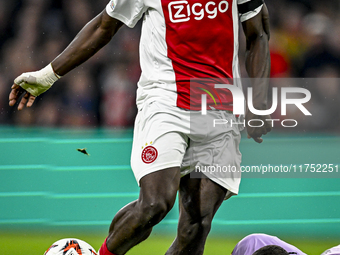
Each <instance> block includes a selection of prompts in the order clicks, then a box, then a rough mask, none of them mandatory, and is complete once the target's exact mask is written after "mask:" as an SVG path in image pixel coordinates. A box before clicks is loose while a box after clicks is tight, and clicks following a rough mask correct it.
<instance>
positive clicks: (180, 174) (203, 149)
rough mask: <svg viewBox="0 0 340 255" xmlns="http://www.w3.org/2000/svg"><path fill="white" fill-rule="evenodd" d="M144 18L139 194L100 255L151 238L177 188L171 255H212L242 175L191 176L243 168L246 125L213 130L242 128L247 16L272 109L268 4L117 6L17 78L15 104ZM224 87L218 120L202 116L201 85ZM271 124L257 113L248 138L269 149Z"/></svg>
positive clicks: (252, 66) (136, 151) (153, 0)
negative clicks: (208, 252) (197, 92)
mask: <svg viewBox="0 0 340 255" xmlns="http://www.w3.org/2000/svg"><path fill="white" fill-rule="evenodd" d="M141 18H143V26H142V35H141V42H140V61H141V68H142V74H141V78H140V80H139V83H138V91H137V106H138V114H137V117H136V121H135V128H134V138H133V148H132V155H131V166H132V170H133V172H134V175H135V177H136V180H137V182H138V184H139V186H140V196H139V198H138V200H136V201H134V202H132V203H130V204H128V205H127V206H125V207H124V208H122V209H121V210H120V211H119V212H118V213H117V214H116V215H115V217H114V219H113V221H112V223H111V226H110V228H109V234H108V237H107V239H106V240H105V242H104V243H103V245H102V247H101V248H100V254H101V255H106V254H116V255H120V254H125V253H126V252H127V251H128V250H129V249H130V248H131V247H133V246H135V245H136V244H138V243H139V242H141V241H143V240H145V239H146V238H147V237H148V236H149V234H150V233H151V230H152V227H153V226H154V225H156V224H157V223H159V222H160V221H161V220H162V219H163V218H164V217H165V215H166V214H167V213H168V212H169V210H170V209H171V208H172V206H173V205H174V202H175V199H176V194H177V191H178V190H179V195H180V196H179V198H180V200H179V206H180V216H179V223H178V233H177V237H176V239H175V240H174V242H173V244H172V245H171V247H170V248H169V250H168V251H167V254H190V255H196V254H203V250H204V245H205V241H206V238H207V236H208V233H209V231H210V227H211V222H212V219H213V217H214V215H215V213H216V211H217V209H218V208H219V207H220V205H221V203H222V202H223V200H224V199H225V198H228V197H230V196H231V195H234V194H237V193H238V189H239V183H240V176H239V175H238V174H236V173H235V174H234V173H231V174H230V175H228V176H214V175H210V176H209V178H190V175H189V173H190V172H192V171H193V170H194V169H195V168H196V167H205V166H209V165H216V164H219V165H220V166H233V167H235V168H236V169H238V170H239V169H240V161H241V154H240V152H239V142H240V130H239V128H238V126H237V125H230V123H228V124H224V125H219V126H218V127H216V128H213V127H212V125H211V121H212V120H213V119H216V118H221V116H223V117H225V118H228V119H230V120H232V121H234V123H235V122H237V121H238V120H237V119H236V116H234V115H233V114H232V113H231V111H232V110H233V103H235V102H233V97H232V94H231V92H230V91H231V90H233V89H234V88H235V89H236V88H238V89H240V88H241V84H240V82H239V78H240V70H239V63H238V31H239V27H238V24H239V18H240V20H241V22H242V25H243V28H244V32H245V36H246V39H247V53H246V69H247V72H248V74H249V76H250V77H251V78H260V79H256V80H254V81H253V84H252V86H253V105H254V107H255V108H256V109H258V110H264V109H267V90H268V81H267V80H266V79H265V78H268V76H269V71H270V57H269V49H268V39H269V17H268V11H267V8H266V6H265V4H264V3H263V0H214V1H212V0H200V1H196V0H195V1H194V0H188V1H186V0H185V1H182V0H180V1H170V0H111V1H110V3H109V4H108V5H107V6H106V8H105V10H104V11H103V12H102V13H100V14H99V15H98V16H97V17H95V18H94V19H93V20H92V21H90V22H89V23H88V24H87V25H86V26H85V27H84V28H83V29H82V30H81V31H80V33H79V34H78V35H77V36H76V38H75V39H74V40H73V41H72V42H71V44H70V45H69V46H68V47H67V48H66V49H65V50H64V51H63V52H62V53H61V54H60V55H59V56H58V57H57V58H56V59H54V60H53V61H52V62H51V64H50V65H48V66H47V67H45V68H43V69H42V70H40V71H37V72H30V73H24V74H22V75H20V76H19V77H18V78H16V79H15V82H14V85H13V86H12V91H11V93H10V96H9V101H10V105H11V106H13V105H14V104H15V103H16V102H17V101H19V105H18V109H19V110H20V109H22V108H23V107H24V106H25V105H26V106H27V107H30V106H32V104H33V102H34V100H35V98H36V97H37V96H39V95H40V94H41V93H43V92H44V91H46V90H47V89H49V88H50V87H51V86H52V84H53V83H54V82H55V81H56V80H58V79H59V78H61V77H62V76H63V75H65V74H66V73H68V72H69V71H71V70H72V69H73V68H75V67H77V66H78V65H80V64H81V63H83V62H84V61H86V60H87V59H88V58H90V57H91V56H93V55H94V54H95V53H96V52H97V51H98V50H99V49H100V48H102V47H103V46H104V45H106V44H107V43H108V42H109V41H110V40H111V38H112V37H113V36H114V35H115V34H116V32H117V31H118V29H119V28H120V27H121V26H122V25H123V24H125V25H127V26H129V27H133V26H134V25H135V24H136V23H137V21H138V20H139V19H141ZM261 78H263V79H261ZM216 81H223V83H224V84H227V85H229V86H232V88H230V90H229V89H225V88H224V89H220V90H219V92H218V94H217V95H216V93H215V94H214V95H215V97H216V98H218V100H217V101H218V102H220V105H219V106H218V107H217V106H216V104H217V103H216V100H215V97H214V96H212V97H209V99H207V101H208V112H209V113H208V114H207V116H206V117H205V116H203V117H201V113H200V112H199V111H197V110H198V109H199V108H198V105H199V104H200V102H198V101H197V100H196V99H197V98H195V97H194V98H192V97H191V96H192V94H191V92H192V91H191V89H192V84H193V83H194V84H195V83H199V84H201V85H202V86H203V88H201V89H202V90H201V91H205V92H207V94H208V95H210V94H211V93H210V91H214V89H215V87H214V86H215V84H216V83H217V82H216ZM23 89H24V90H25V91H24V96H23V97H22V98H21V99H19V98H20V97H19V96H20V94H21V92H22V90H23ZM211 95H212V94H211ZM214 103H215V104H214ZM205 110H207V109H205ZM202 112H203V108H202ZM193 117H197V119H196V118H195V120H199V123H196V122H193V121H192V120H193ZM269 118H270V116H257V115H254V114H252V113H251V112H248V114H246V119H247V120H250V119H260V120H263V122H264V123H265V124H264V125H262V126H261V127H260V126H259V127H249V126H247V131H248V137H249V138H253V139H254V140H255V141H256V142H259V143H260V142H262V138H261V136H262V135H264V134H266V133H267V132H269V131H270V129H271V128H270V125H269V123H268V122H267V121H265V120H266V119H269Z"/></svg>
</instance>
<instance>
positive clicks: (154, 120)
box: [131, 101, 241, 199]
mask: <svg viewBox="0 0 340 255" xmlns="http://www.w3.org/2000/svg"><path fill="white" fill-rule="evenodd" d="M237 122H238V120H237V118H235V116H234V115H233V114H231V113H228V112H226V111H219V110H211V111H207V115H202V114H201V112H200V111H189V110H186V109H181V108H178V107H176V106H169V105H165V104H162V103H161V102H158V101H153V102H145V104H144V106H143V108H142V109H141V110H139V112H138V114H137V117H136V120H135V127H134V136H133V146H132V153H131V167H132V170H133V173H134V175H135V178H136V180H137V182H138V184H139V181H140V179H141V178H142V177H143V176H145V175H147V174H150V173H152V172H155V171H158V170H163V169H166V168H170V167H181V175H182V176H184V175H186V174H189V173H190V174H191V177H192V178H198V177H199V178H202V174H203V175H204V176H205V177H208V178H209V179H211V180H212V181H214V182H216V183H217V184H219V185H221V186H222V187H224V188H226V189H227V190H228V193H227V196H226V199H227V198H229V197H230V196H232V195H235V194H238V190H239V184H240V181H241V172H240V164H241V153H240V151H239V143H240V139H241V135H240V129H239V125H237V124H236V123H237Z"/></svg>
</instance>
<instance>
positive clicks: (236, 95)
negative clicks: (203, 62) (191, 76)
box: [199, 84, 312, 127]
mask: <svg viewBox="0 0 340 255" xmlns="http://www.w3.org/2000/svg"><path fill="white" fill-rule="evenodd" d="M199 89H200V90H201V91H203V92H204V93H202V94H201V114H202V115H206V114H207V108H208V103H207V96H209V97H210V98H211V99H212V100H213V102H214V104H215V105H216V106H217V105H218V100H216V99H215V97H214V96H213V94H212V93H211V92H210V91H209V90H207V89H205V88H199ZM214 89H215V91H216V93H218V89H224V91H225V89H226V90H228V91H229V92H230V94H231V96H232V109H233V110H232V112H233V114H234V115H244V114H245V96H244V94H243V91H242V89H241V88H239V87H237V86H235V85H230V84H215V85H214ZM280 92H281V97H280V101H281V105H280V106H281V107H280V108H281V116H286V115H287V106H288V105H294V106H295V107H297V108H298V109H299V110H300V111H301V112H302V113H303V114H304V115H305V116H312V114H311V113H310V112H309V111H308V110H307V108H306V107H305V106H304V104H306V103H307V102H309V101H310V99H311V93H310V91H309V90H307V89H305V88H299V87H282V88H281V91H280ZM224 93H225V92H224ZM289 94H291V95H295V96H296V95H299V96H300V98H289V96H288V95H289ZM218 97H219V96H218ZM278 101H279V96H278V88H276V87H274V88H272V105H271V107H270V109H266V110H258V109H256V108H255V107H254V105H253V88H251V87H248V88H247V105H248V110H249V111H250V112H251V113H253V114H254V115H258V116H265V115H270V114H273V113H274V112H275V111H276V109H277V107H278V104H279V103H278ZM265 121H267V122H269V123H270V124H271V126H272V127H274V123H275V122H280V124H281V125H282V127H296V126H297V125H298V121H297V120H296V119H281V120H280V119H266V120H265ZM227 123H229V124H231V125H236V124H242V125H244V127H245V126H246V125H248V126H250V127H262V126H263V125H264V121H263V120H262V119H250V120H248V121H247V123H246V121H245V120H243V121H242V122H235V121H234V122H233V120H228V119H215V120H214V124H213V125H214V127H215V126H216V125H223V124H227Z"/></svg>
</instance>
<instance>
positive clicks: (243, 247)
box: [231, 234, 306, 255]
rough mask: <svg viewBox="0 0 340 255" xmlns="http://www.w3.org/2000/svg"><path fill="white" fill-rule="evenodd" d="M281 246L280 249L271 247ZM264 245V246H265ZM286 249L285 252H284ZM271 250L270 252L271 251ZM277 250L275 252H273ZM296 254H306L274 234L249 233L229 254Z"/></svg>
mask: <svg viewBox="0 0 340 255" xmlns="http://www.w3.org/2000/svg"><path fill="white" fill-rule="evenodd" d="M273 246H276V247H281V249H278V248H275V249H274V248H273V249H272V247H273ZM265 247H266V248H265ZM284 251H286V252H284ZM266 252H267V253H266ZM271 252H272V253H271ZM275 252H277V253H275ZM287 253H288V254H296V255H306V254H305V253H303V252H302V251H300V250H299V249H298V248H296V247H294V246H293V245H291V244H289V243H286V242H285V241H282V240H281V239H279V238H278V237H276V236H271V235H266V234H251V235H248V236H246V237H245V238H243V239H242V240H241V241H239V242H238V243H237V244H236V246H235V248H234V250H233V252H232V253H231V255H253V254H254V255H255V254H256V255H260V254H282V255H284V254H287Z"/></svg>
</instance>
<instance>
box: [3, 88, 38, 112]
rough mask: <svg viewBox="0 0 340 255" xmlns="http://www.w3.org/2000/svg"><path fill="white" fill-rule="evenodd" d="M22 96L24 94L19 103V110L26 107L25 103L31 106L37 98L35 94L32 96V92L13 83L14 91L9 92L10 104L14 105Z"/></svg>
mask: <svg viewBox="0 0 340 255" xmlns="http://www.w3.org/2000/svg"><path fill="white" fill-rule="evenodd" d="M22 95H23V96H22ZM20 96H22V98H21V100H20V102H19V105H18V110H19V111H20V110H22V109H23V108H24V107H25V105H26V107H31V106H32V105H33V103H34V100H35V98H36V97H35V96H32V95H31V94H30V93H28V92H27V91H25V90H24V89H23V88H21V87H20V86H19V85H17V84H13V85H12V91H11V93H10V94H9V105H10V106H14V105H15V103H16V102H17V101H18V100H19V98H20Z"/></svg>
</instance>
